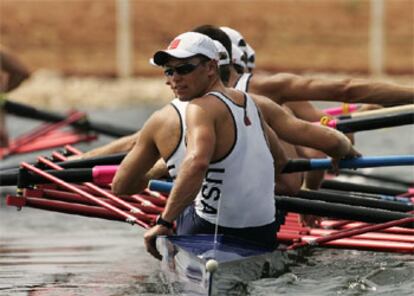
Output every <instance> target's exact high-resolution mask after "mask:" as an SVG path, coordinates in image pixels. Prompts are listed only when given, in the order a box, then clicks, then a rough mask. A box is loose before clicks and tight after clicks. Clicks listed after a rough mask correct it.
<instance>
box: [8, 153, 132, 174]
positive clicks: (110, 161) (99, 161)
mask: <svg viewBox="0 0 414 296" xmlns="http://www.w3.org/2000/svg"><path fill="white" fill-rule="evenodd" d="M125 155H126V153H115V154H111V155H106V156H96V157H91V158H86V159H76V160H68V161H60V162H57V163H56V164H57V165H59V166H61V167H63V168H91V167H94V166H97V165H116V164H120V163H121V161H122V160H123V159H124V157H125ZM31 164H32V165H34V166H36V167H39V164H38V163H37V162H35V163H31ZM18 169H19V168H18V167H16V166H15V165H13V166H10V167H2V169H1V170H0V176H2V175H3V174H13V173H17V172H18Z"/></svg>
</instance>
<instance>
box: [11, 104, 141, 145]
mask: <svg viewBox="0 0 414 296" xmlns="http://www.w3.org/2000/svg"><path fill="white" fill-rule="evenodd" d="M3 108H4V110H5V111H6V112H7V113H10V114H13V115H16V116H20V117H26V118H31V119H37V120H44V121H51V122H57V121H62V120H65V119H66V118H67V116H66V115H63V114H60V113H57V112H50V111H44V110H39V109H37V108H34V107H32V106H29V105H25V104H21V103H16V102H12V101H10V100H6V101H5V103H4V105H3ZM71 125H72V126H74V127H76V128H80V129H84V130H92V131H95V132H98V133H102V134H105V135H108V136H113V137H123V136H126V135H131V134H133V133H135V132H136V130H135V129H129V128H125V127H119V126H114V125H110V124H106V123H98V122H91V121H89V120H87V119H85V118H84V119H83V120H80V121H77V122H74V123H72V124H71Z"/></svg>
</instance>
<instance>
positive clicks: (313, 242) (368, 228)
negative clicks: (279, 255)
mask: <svg viewBox="0 0 414 296" xmlns="http://www.w3.org/2000/svg"><path fill="white" fill-rule="evenodd" d="M408 223H414V217H407V218H402V219H398V220H394V221H389V222H386V223H381V224H376V225H368V226H362V227H358V228H354V229H348V230H344V231H339V232H337V233H334V234H332V235H328V236H326V237H321V238H317V239H315V240H309V241H301V242H299V243H297V244H293V245H291V246H289V247H288V249H296V248H298V247H303V246H306V245H313V246H317V245H321V244H324V243H327V242H330V241H333V240H337V239H341V238H347V237H350V236H354V235H358V234H362V233H366V232H371V231H376V230H381V229H384V228H389V227H392V226H398V225H403V224H408Z"/></svg>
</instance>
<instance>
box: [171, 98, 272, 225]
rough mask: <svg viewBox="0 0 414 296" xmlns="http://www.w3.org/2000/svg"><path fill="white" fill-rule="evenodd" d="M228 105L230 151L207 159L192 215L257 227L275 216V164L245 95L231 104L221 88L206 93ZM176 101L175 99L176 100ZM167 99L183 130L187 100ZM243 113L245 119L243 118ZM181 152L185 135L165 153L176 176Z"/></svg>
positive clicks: (254, 111) (253, 106)
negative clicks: (213, 159)
mask: <svg viewBox="0 0 414 296" xmlns="http://www.w3.org/2000/svg"><path fill="white" fill-rule="evenodd" d="M210 94H211V95H214V96H216V97H217V98H218V99H219V100H221V101H222V102H223V103H224V104H225V105H226V106H227V107H228V108H229V111H230V112H231V114H232V117H233V119H234V124H235V128H236V139H235V143H234V145H233V147H232V148H231V150H230V151H229V153H228V154H227V155H226V156H225V157H224V158H222V159H220V160H218V161H216V162H213V163H210V165H209V168H208V170H207V173H206V176H205V178H204V180H203V184H202V187H201V190H200V192H199V193H198V194H197V197H196V199H195V209H196V213H197V215H199V216H200V217H201V218H203V219H205V220H207V221H209V222H210V223H213V224H216V223H217V209H218V205H219V202H220V213H219V215H220V217H219V220H218V224H219V225H220V226H224V227H232V228H245V227H257V226H263V225H267V224H270V223H272V222H273V221H274V220H275V202H274V197H273V196H274V186H275V183H274V180H275V178H274V166H273V157H272V155H271V153H270V150H269V147H268V144H267V141H266V139H265V136H264V132H263V128H262V124H261V120H260V115H259V111H258V109H257V107H256V105H255V103H254V102H253V100H252V99H251V98H250V96H249V95H247V94H245V98H246V102H245V106H240V105H237V104H235V103H234V102H233V101H232V100H230V99H229V98H227V97H226V96H224V95H223V94H221V93H218V92H211V93H210ZM177 101H178V100H177ZM177 101H176V100H174V101H173V102H172V104H173V106H174V107H175V108H176V110H177V112H178V113H179V116H180V118H181V119H180V121H181V126H182V128H181V129H182V130H183V131H185V130H186V127H185V113H186V110H185V107H186V103H183V102H180V101H178V102H177ZM246 115H247V117H248V119H249V120H248V121H250V122H248V121H247V122H246ZM184 155H185V134H184V133H181V139H180V141H179V143H178V145H177V149H176V150H175V151H174V153H173V154H172V155H171V156H170V157H169V158H168V160H167V165H168V167H169V172H170V175H171V176H172V177H173V178H174V177H176V176H177V172H178V169H179V167H180V165H181V163H182V161H183V159H184Z"/></svg>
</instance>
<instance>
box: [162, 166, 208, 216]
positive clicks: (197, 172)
mask: <svg viewBox="0 0 414 296" xmlns="http://www.w3.org/2000/svg"><path fill="white" fill-rule="evenodd" d="M207 167H208V165H207V166H206V164H205V163H202V162H198V161H197V160H194V159H192V158H186V160H184V162H183V164H182V166H181V168H180V174H179V175H178V177H177V179H176V181H175V184H174V187H173V190H172V192H171V194H170V196H169V198H168V200H167V204H166V206H165V210H164V211H163V213H162V217H163V219H165V220H167V221H169V222H172V221H174V220H175V219H177V217H178V216H179V215H180V213H181V212H182V211H183V210H184V209H185V208H186V207H187V206H188V205H190V204H191V203H192V202H193V200H194V199H195V197H196V196H197V193H198V192H199V191H200V188H201V184H202V182H203V178H204V176H205V173H206V171H207Z"/></svg>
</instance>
